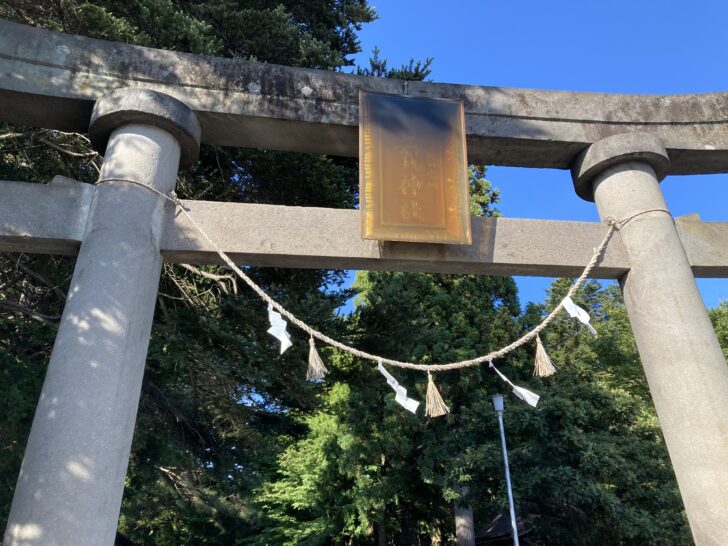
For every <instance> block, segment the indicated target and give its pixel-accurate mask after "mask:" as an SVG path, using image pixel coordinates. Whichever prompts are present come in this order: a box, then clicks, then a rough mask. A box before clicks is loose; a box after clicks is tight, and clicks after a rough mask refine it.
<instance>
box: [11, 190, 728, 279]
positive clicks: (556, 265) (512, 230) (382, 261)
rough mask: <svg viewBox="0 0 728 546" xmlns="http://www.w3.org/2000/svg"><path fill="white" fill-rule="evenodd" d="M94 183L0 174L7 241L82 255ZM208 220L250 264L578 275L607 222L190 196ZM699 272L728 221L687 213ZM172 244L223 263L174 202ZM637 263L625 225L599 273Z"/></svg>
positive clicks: (176, 259)
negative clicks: (446, 218)
mask: <svg viewBox="0 0 728 546" xmlns="http://www.w3.org/2000/svg"><path fill="white" fill-rule="evenodd" d="M93 192H94V188H93V186H90V185H88V184H82V183H80V182H77V181H75V180H71V179H68V178H63V177H56V178H55V179H54V180H53V182H52V183H51V184H50V185H44V184H30V183H24V182H2V181H0V195H2V199H0V251H3V252H30V253H50V254H63V255H75V254H76V253H77V252H78V248H79V246H80V244H81V241H82V240H83V235H84V231H85V224H86V217H87V214H88V208H89V206H90V203H91V200H92V198H93ZM184 204H185V206H186V207H187V208H188V209H189V210H190V213H191V214H192V215H193V217H194V218H195V219H196V221H197V222H198V223H199V224H200V226H202V228H203V229H204V230H205V231H206V232H207V233H208V234H209V236H210V237H211V238H212V240H213V241H216V242H217V243H218V244H219V246H220V247H221V248H223V249H224V250H225V251H226V252H227V253H229V254H230V255H231V256H232V257H233V259H234V260H235V261H236V262H237V263H239V264H241V265H254V266H270V267H298V268H312V269H323V268H336V269H365V270H388V271H425V272H441V273H477V274H488V275H525V276H541V277H562V276H564V277H575V276H577V275H579V274H580V273H581V271H582V270H583V268H584V266H585V265H586V263H587V262H588V261H589V259H590V258H591V255H592V252H593V249H594V247H596V246H597V245H598V244H599V242H600V241H601V239H602V237H603V236H604V233H605V231H606V228H605V226H604V225H603V224H599V223H596V222H563V221H554V220H522V219H513V218H473V244H472V245H438V244H418V243H395V242H384V243H379V242H377V241H367V240H362V239H361V238H360V237H359V212H358V211H356V210H345V209H323V208H313V207H284V206H277V205H254V204H242V203H218V202H210V201H184ZM677 226H678V232H679V233H680V236H681V238H682V241H683V244H684V245H685V248H686V250H687V254H688V258H689V259H690V263H691V265H692V268H693V271H694V273H695V275H696V276H698V277H728V247H726V245H725V243H724V242H725V241H726V240H728V223H723V222H700V221H699V220H698V219H696V218H695V217H687V218H683V219H678V220H677ZM162 252H163V254H164V258H165V260H167V261H168V262H173V263H192V264H218V263H221V261H220V259H219V258H218V256H217V254H216V253H215V252H214V250H213V249H212V248H211V246H210V244H209V243H208V242H207V241H206V240H205V239H204V237H202V235H201V234H200V233H199V232H198V231H197V230H196V229H195V228H194V226H192V225H191V224H190V223H189V221H188V220H187V219H186V218H185V217H184V216H183V215H180V214H179V213H177V214H174V213H173V212H172V208H171V206H170V208H169V214H168V215H167V218H166V221H165V225H164V236H163V240H162ZM628 270H629V264H628V260H627V257H626V255H625V252H624V249H623V248H622V243H621V239H620V238H619V234H616V235H615V238H614V240H613V241H611V242H610V244H609V246H608V247H607V251H606V253H605V256H604V258H603V259H602V260H601V261H600V263H599V265H598V266H597V267H596V268H595V269H594V272H593V274H592V276H593V277H597V278H611V279H613V278H619V277H621V276H622V275H624V273H626V272H627V271H628Z"/></svg>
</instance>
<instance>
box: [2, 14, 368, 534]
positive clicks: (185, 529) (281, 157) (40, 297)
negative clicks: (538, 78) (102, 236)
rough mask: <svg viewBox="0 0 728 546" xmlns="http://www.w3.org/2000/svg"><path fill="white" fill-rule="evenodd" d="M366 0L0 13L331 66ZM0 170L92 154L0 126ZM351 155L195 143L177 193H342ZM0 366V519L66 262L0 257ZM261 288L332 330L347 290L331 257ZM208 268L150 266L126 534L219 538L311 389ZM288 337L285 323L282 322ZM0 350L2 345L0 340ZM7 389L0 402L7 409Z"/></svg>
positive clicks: (350, 190) (163, 43) (259, 319)
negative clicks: (153, 308) (154, 285)
mask: <svg viewBox="0 0 728 546" xmlns="http://www.w3.org/2000/svg"><path fill="white" fill-rule="evenodd" d="M374 16H375V15H374V12H373V10H372V8H370V7H369V6H368V5H367V3H366V1H365V0H343V1H342V0H337V1H321V2H306V3H301V2H292V1H290V2H286V1H282V2H277V3H275V4H270V3H267V2H259V1H257V0H248V1H232V0H230V1H227V0H226V1H223V2H188V1H184V0H132V1H130V2H129V1H125V2H120V1H118V0H100V1H95V2H87V1H75V0H63V1H62V2H49V1H39V2H25V1H22V0H18V1H11V2H5V3H2V4H0V17H4V18H7V19H11V20H15V21H18V22H22V23H26V24H31V25H36V26H42V27H45V28H49V29H53V30H60V31H64V32H69V33H74V34H81V35H86V36H90V37H94V38H102V39H108V40H117V41H123V42H128V43H134V44H139V45H145V46H151V47H157V48H166V49H174V50H180V51H188V52H192V53H201V54H207V55H219V56H226V57H235V58H243V59H251V60H257V61H261V62H273V63H281V64H287V65H293V66H307V67H313V68H320V69H331V70H336V69H340V68H341V67H343V66H347V65H350V64H351V63H352V61H351V59H350V55H351V54H352V53H355V52H357V51H358V50H359V44H358V42H357V40H356V31H357V30H358V29H360V28H361V25H362V24H363V23H366V22H368V21H371V20H372V19H373V18H374ZM0 135H2V137H0V154H2V162H1V163H0V178H2V179H10V180H27V181H36V182H47V181H48V180H50V178H52V176H54V175H56V174H63V175H66V176H71V177H73V178H76V179H78V180H81V181H85V182H93V181H94V179H95V178H96V177H97V173H98V166H99V164H100V158H99V157H98V156H97V155H96V154H95V153H94V152H93V151H92V150H90V148H89V146H88V141H87V140H86V139H85V137H83V136H82V135H68V134H64V133H61V132H59V131H48V130H39V129H33V128H24V127H10V126H7V125H6V126H3V127H2V128H0ZM357 189H358V188H357V177H356V168H355V163H354V162H353V161H352V160H349V159H335V158H328V157H324V156H320V155H304V154H288V153H283V152H269V151H264V150H258V151H256V150H240V149H229V148H223V147H211V146H203V147H202V150H201V154H200V160H199V162H198V163H197V164H196V165H195V166H193V167H192V168H191V169H189V170H187V171H186V172H183V173H180V177H179V179H178V186H177V192H178V194H179V195H180V196H181V197H184V198H193V199H201V198H204V199H208V200H223V201H227V200H231V201H232V200H234V201H243V202H246V201H247V202H258V203H275V204H295V205H315V206H328V207H352V206H353V205H354V203H355V199H356V193H357ZM0 260H1V261H0V285H1V286H3V287H12V288H10V289H7V290H4V291H3V294H2V297H0V300H1V301H0V332H1V333H2V334H3V336H2V338H0V339H1V340H2V341H1V343H2V348H3V351H2V356H1V357H0V358H2V364H3V368H2V370H3V374H4V375H7V376H9V377H10V380H9V381H6V382H4V383H3V385H1V386H0V400H3V402H2V403H3V404H5V403H7V404H8V410H9V411H7V412H5V413H3V414H2V415H0V431H2V432H1V435H2V438H3V440H4V442H3V445H4V446H7V449H6V453H5V456H4V457H2V461H1V462H0V471H1V472H2V476H3V482H4V483H6V484H7V488H2V493H0V527H4V522H5V518H6V516H7V512H8V510H9V503H10V499H11V497H12V489H13V486H14V483H15V480H16V477H17V473H18V470H19V466H20V461H21V459H22V451H23V448H24V445H25V441H26V438H27V434H28V431H29V427H30V422H31V420H32V415H33V412H34V407H35V403H36V401H37V398H38V394H39V391H40V386H41V383H42V377H43V373H44V371H45V366H46V364H47V359H48V356H49V354H50V347H51V345H52V338H53V335H54V333H55V332H54V324H55V323H57V321H58V317H59V315H60V313H61V310H62V305H63V297H64V296H63V295H64V293H65V291H66V289H67V287H68V280H69V278H70V275H71V273H72V265H73V264H72V260H67V259H64V260H61V259H55V258H49V257H40V258H39V257H31V256H12V255H4V256H2V257H1V258H0ZM249 274H251V275H252V276H254V277H255V279H256V280H257V281H258V282H259V283H260V284H261V285H263V286H264V287H265V288H266V289H267V290H268V292H269V293H271V294H272V295H274V296H275V297H276V298H277V299H279V301H281V302H282V303H284V304H285V305H286V306H288V307H289V308H290V309H292V310H294V312H296V313H298V314H299V315H301V316H303V317H305V318H306V320H307V321H309V322H311V323H312V324H315V325H317V326H318V327H320V328H322V329H325V330H326V331H328V332H331V333H332V334H334V335H336V334H337V332H339V331H340V329H341V325H340V324H339V323H340V321H339V320H337V318H336V315H335V314H334V309H335V308H336V307H338V306H339V305H340V304H341V303H342V302H343V301H345V300H346V299H347V298H348V293H347V291H345V290H344V291H341V290H338V289H337V287H339V286H340V284H341V281H342V279H343V276H342V273H341V272H337V271H324V270H314V271H286V270H276V269H265V270H254V269H251V270H249ZM237 288H238V287H237V284H236V281H235V280H234V279H233V278H232V276H231V275H230V274H229V273H227V272H225V271H224V270H221V269H220V268H210V267H201V268H193V267H183V266H165V269H164V272H163V277H162V282H161V285H160V294H159V305H158V309H157V316H156V317H155V326H154V331H153V336H152V340H151V344H150V350H149V358H148V362H147V369H146V373H145V381H144V387H143V392H142V399H141V403H140V410H139V417H138V422H137V427H136V432H135V438H134V445H133V448H132V455H131V459H130V465H129V472H128V475H127V487H126V490H125V495H124V501H123V506H122V517H121V521H120V528H121V529H122V530H123V531H124V532H125V533H127V534H128V535H130V536H131V537H132V538H134V539H136V540H138V541H139V542H145V541H146V540H151V541H152V542H153V543H155V544H159V545H164V544H232V543H238V542H240V541H241V540H243V539H244V537H245V536H247V535H248V534H249V533H251V532H252V530H253V529H255V517H256V516H255V513H254V512H253V510H252V508H251V507H250V504H249V497H250V492H251V490H252V488H253V487H254V486H255V485H256V484H258V483H259V482H260V481H261V480H262V479H263V478H264V477H265V476H266V475H267V473H268V472H269V467H270V466H271V464H273V463H274V462H275V459H276V456H277V454H278V453H279V452H280V450H281V449H283V448H284V447H285V446H286V445H287V444H288V442H289V441H290V439H291V438H293V437H295V436H296V435H298V434H300V433H301V431H302V428H301V425H300V424H299V422H298V417H297V416H298V415H300V414H301V413H302V412H305V411H308V410H309V409H310V408H312V407H314V406H315V405H316V403H317V401H316V396H315V393H316V391H317V390H318V387H317V386H315V385H314V386H312V385H309V384H306V383H305V382H304V377H305V360H306V345H307V344H306V342H305V341H306V340H305V339H302V338H299V340H298V341H300V343H296V344H295V346H294V348H292V349H290V350H289V351H288V352H287V353H286V354H285V355H284V357H282V358H279V357H278V355H277V349H276V347H275V344H274V342H273V339H272V338H271V337H270V336H268V335H267V334H266V333H265V331H266V329H267V325H266V321H267V314H266V312H265V308H264V306H263V305H262V304H261V302H260V301H259V300H258V299H257V298H255V297H253V296H252V295H251V294H250V293H249V292H247V291H242V290H241V291H240V292H239V293H238V290H237ZM296 335H299V334H297V333H295V332H294V336H296ZM6 348H7V352H6V351H5V349H6ZM10 404H12V409H10Z"/></svg>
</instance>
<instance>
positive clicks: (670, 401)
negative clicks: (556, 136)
mask: <svg viewBox="0 0 728 546" xmlns="http://www.w3.org/2000/svg"><path fill="white" fill-rule="evenodd" d="M668 161H669V159H668V156H667V152H666V151H665V148H664V146H663V145H662V143H661V142H660V141H659V140H658V139H657V138H656V137H654V136H652V135H649V134H643V133H629V134H622V135H615V136H611V137H608V138H605V139H603V140H601V141H599V142H597V143H595V144H593V145H592V146H590V147H589V148H588V149H587V151H586V152H585V153H584V154H582V156H581V157H580V159H579V161H577V163H576V165H575V166H574V168H573V169H572V174H573V178H574V185H575V188H576V192H577V194H579V195H580V196H581V197H583V198H584V199H588V200H593V201H596V205H597V208H598V210H599V214H600V215H601V217H602V218H604V217H608V216H611V217H614V218H616V219H622V218H626V217H628V216H630V215H632V214H634V213H636V212H640V211H643V210H647V209H654V208H667V207H666V205H665V201H664V199H663V197H662V192H661V191H660V187H659V184H658V183H659V181H660V180H661V179H662V178H663V177H664V173H665V172H666V168H667V165H668ZM618 233H619V235H618V236H620V237H621V238H622V241H623V243H624V246H625V249H626V251H627V254H628V256H629V260H630V262H629V263H630V271H629V273H628V274H627V275H626V276H625V277H624V278H622V279H621V281H620V283H621V286H622V292H623V294H624V302H625V306H626V308H627V313H628V314H629V319H630V323H631V325H632V330H633V332H634V337H635V340H636V342H637V347H638V349H639V352H640V358H641V360H642V365H643V367H644V370H645V375H646V376H647V382H648V384H649V387H650V392H651V393H652V399H653V400H654V403H655V408H656V409H657V415H658V417H659V419H660V424H661V426H662V431H663V434H664V437H665V442H666V444H667V448H668V451H669V453H670V459H671V461H672V465H673V468H674V470H675V475H676V477H677V481H678V484H679V487H680V493H681V495H682V498H683V502H684V504H685V510H686V512H687V515H688V520H689V522H690V528H691V530H692V534H693V538H694V539H695V543H696V544H697V545H698V546H706V545H714V546H720V545H723V544H726V540H728V538H727V537H728V367H727V366H726V362H725V359H724V358H723V353H722V351H721V348H720V346H719V344H718V340H717V338H716V336H715V333H714V330H713V327H712V325H711V322H710V319H709V318H708V314H707V312H706V310H705V305H704V303H703V301H702V299H701V297H700V293H699V292H698V289H697V286H696V284H695V279H694V277H693V274H692V271H691V269H690V264H689V263H688V259H687V257H686V255H685V251H684V249H683V247H682V243H681V242H680V238H679V237H678V234H677V230H676V229H675V223H674V221H673V219H672V218H671V217H670V216H669V215H668V214H666V213H664V212H649V213H645V214H642V215H640V216H637V217H635V218H634V219H633V220H631V221H630V222H628V223H627V224H626V225H624V226H623V227H622V228H621V229H620V230H619V232H618Z"/></svg>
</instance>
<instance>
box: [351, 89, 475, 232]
mask: <svg viewBox="0 0 728 546" xmlns="http://www.w3.org/2000/svg"><path fill="white" fill-rule="evenodd" d="M359 199H360V208H361V236H362V238H364V239H378V240H384V241H410V242H418V243H451V244H453V243H455V244H471V243H472V237H471V231H470V198H469V190H468V169H467V153H466V148H465V116H464V113H463V103H462V101H455V100H445V99H426V98H414V97H405V96H400V95H388V94H383V93H370V92H367V91H360V92H359Z"/></svg>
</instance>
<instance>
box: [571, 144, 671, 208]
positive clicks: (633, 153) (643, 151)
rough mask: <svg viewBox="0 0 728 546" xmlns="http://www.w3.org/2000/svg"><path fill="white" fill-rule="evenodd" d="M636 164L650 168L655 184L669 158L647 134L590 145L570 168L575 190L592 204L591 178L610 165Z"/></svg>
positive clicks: (665, 172)
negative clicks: (643, 164) (653, 174)
mask: <svg viewBox="0 0 728 546" xmlns="http://www.w3.org/2000/svg"><path fill="white" fill-rule="evenodd" d="M627 161H639V162H642V163H646V164H647V165H649V166H651V167H652V170H653V171H654V172H655V176H656V177H657V180H658V182H659V181H662V179H663V178H665V175H666V174H667V171H668V170H669V168H670V158H669V157H668V155H667V151H666V150H665V146H664V145H663V144H662V142H661V141H660V139H659V138H657V137H656V136H655V135H652V134H650V133H641V132H640V133H621V134H618V135H612V136H608V137H606V138H604V139H602V140H600V141H599V142H596V143H594V144H592V145H591V146H589V148H587V149H586V150H585V151H584V152H582V153H581V154H580V155H579V157H578V159H577V160H576V162H575V163H574V165H573V166H572V167H571V176H572V179H573V181H574V190H575V191H576V193H577V195H578V196H579V197H581V198H582V199H585V200H587V201H594V189H593V181H594V178H595V177H596V176H597V175H599V173H601V172H603V171H604V170H605V169H607V168H608V167H611V166H612V165H617V164H619V163H626V162H627Z"/></svg>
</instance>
